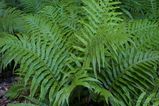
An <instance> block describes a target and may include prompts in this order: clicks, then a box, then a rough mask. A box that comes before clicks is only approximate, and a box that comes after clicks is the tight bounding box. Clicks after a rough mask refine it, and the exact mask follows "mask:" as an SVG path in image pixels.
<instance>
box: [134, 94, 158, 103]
mask: <svg viewBox="0 0 159 106" xmlns="http://www.w3.org/2000/svg"><path fill="white" fill-rule="evenodd" d="M150 104H151V105H152V106H158V105H159V99H158V98H157V97H156V93H151V94H150V95H148V94H147V93H146V92H143V93H141V95H140V96H139V98H138V100H137V102H136V105H135V106H141V105H142V106H148V105H150Z"/></svg>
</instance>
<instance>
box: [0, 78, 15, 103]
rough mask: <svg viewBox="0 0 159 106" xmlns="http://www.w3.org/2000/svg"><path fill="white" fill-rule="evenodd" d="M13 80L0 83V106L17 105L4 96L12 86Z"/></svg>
mask: <svg viewBox="0 0 159 106" xmlns="http://www.w3.org/2000/svg"><path fill="white" fill-rule="evenodd" d="M15 81H16V80H15V78H9V79H5V80H4V81H2V82H1V83H0V106H7V104H8V103H17V102H18V101H16V100H9V99H8V98H7V97H6V96H5V94H6V92H7V91H8V89H9V88H10V87H11V86H12V85H13V84H14V82H15Z"/></svg>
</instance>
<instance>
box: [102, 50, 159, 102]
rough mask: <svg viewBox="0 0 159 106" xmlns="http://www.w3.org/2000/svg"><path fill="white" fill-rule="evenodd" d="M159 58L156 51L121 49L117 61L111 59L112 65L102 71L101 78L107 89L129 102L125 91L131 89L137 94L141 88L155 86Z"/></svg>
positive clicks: (130, 90) (131, 92)
mask: <svg viewBox="0 0 159 106" xmlns="http://www.w3.org/2000/svg"><path fill="white" fill-rule="evenodd" d="M158 59H159V55H158V53H155V52H145V53H144V52H139V51H137V50H135V49H131V50H127V51H123V52H122V51H121V52H120V53H119V54H118V56H117V61H110V67H109V68H105V70H103V71H102V74H101V75H100V76H101V80H103V81H104V82H103V83H104V84H105V87H106V88H107V89H110V91H112V93H113V94H114V95H116V96H119V98H122V99H123V100H124V101H125V102H126V103H127V104H128V100H127V99H126V98H127V97H126V96H123V94H124V93H126V92H128V91H129V92H130V94H133V95H134V94H135V95H137V94H138V93H137V92H138V91H140V90H141V91H143V90H151V89H152V88H153V87H154V82H155V79H154V76H155V75H156V64H157V62H158ZM123 87H124V88H126V89H127V90H128V91H126V90H125V89H124V88H123Z"/></svg>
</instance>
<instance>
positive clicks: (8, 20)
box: [0, 8, 23, 33]
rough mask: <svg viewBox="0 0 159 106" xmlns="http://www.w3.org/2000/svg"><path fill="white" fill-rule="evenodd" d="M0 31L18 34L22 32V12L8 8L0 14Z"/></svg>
mask: <svg viewBox="0 0 159 106" xmlns="http://www.w3.org/2000/svg"><path fill="white" fill-rule="evenodd" d="M1 14H2V15H1V18H0V23H1V24H0V31H1V32H9V33H13V32H18V31H22V28H23V20H22V17H23V15H22V12H21V11H19V10H16V9H15V8H8V9H6V10H4V11H3V12H2V13H1Z"/></svg>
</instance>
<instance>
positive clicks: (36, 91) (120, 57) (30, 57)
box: [0, 0, 159, 106]
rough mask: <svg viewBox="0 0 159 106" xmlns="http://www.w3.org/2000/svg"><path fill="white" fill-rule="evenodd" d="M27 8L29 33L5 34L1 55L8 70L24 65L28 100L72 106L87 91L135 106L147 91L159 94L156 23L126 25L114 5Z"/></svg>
mask: <svg viewBox="0 0 159 106" xmlns="http://www.w3.org/2000/svg"><path fill="white" fill-rule="evenodd" d="M22 1H23V0H22ZM34 1H36V0H34ZM23 3H24V5H28V7H27V6H26V10H28V11H29V12H32V13H30V14H26V15H25V16H24V18H23V20H24V22H25V23H24V24H25V25H24V28H23V30H24V31H23V32H20V33H19V34H17V33H16V36H12V35H11V34H8V33H6V32H3V33H1V37H0V41H1V42H0V53H2V54H3V55H2V65H3V67H7V65H8V64H9V63H10V62H11V61H13V60H14V61H15V63H16V64H19V65H20V67H19V69H18V70H19V72H20V73H21V77H22V78H23V80H24V87H29V90H30V92H29V97H28V98H36V99H38V101H39V102H38V103H37V104H35V105H40V103H44V104H45V105H48V106H66V105H70V103H71V102H70V101H71V100H72V98H74V97H75V96H74V95H75V94H74V91H76V90H77V91H78V88H79V87H81V86H82V87H84V88H87V91H88V92H89V93H88V97H89V98H90V99H91V100H93V101H96V99H98V100H99V101H102V102H104V105H108V104H111V105H113V106H129V105H130V106H135V105H136V104H134V101H136V100H137V98H138V97H139V99H138V102H137V105H140V103H142V102H141V99H143V96H144V95H145V94H141V93H142V92H147V93H152V92H151V91H152V90H154V89H158V88H156V84H157V83H156V81H157V79H158V74H157V69H158V59H159V52H158V40H159V37H158V36H159V32H158V23H157V22H156V21H152V20H149V19H144V20H130V21H124V20H123V19H122V18H121V17H122V16H121V12H118V10H119V6H118V5H119V4H120V2H115V1H112V0H77V1H76V0H71V1H70V2H66V1H65V0H63V1H58V0H57V1H56V2H52V3H54V4H53V5H47V6H45V5H44V8H42V7H43V6H42V7H38V6H39V4H36V3H35V5H37V7H36V6H35V8H36V9H35V8H31V7H34V6H33V4H34V2H33V4H32V2H31V1H28V2H23ZM46 4H47V3H46ZM28 8H30V9H31V10H33V11H30V10H29V9H28ZM41 8H42V9H41ZM34 10H35V11H34ZM16 16H17V15H16ZM6 29H8V28H6ZM75 93H76V92H75ZM155 93H156V94H157V90H156V92H155ZM140 94H141V95H140ZM98 95H99V98H96V97H97V96H98ZM151 97H154V93H152V94H151V95H150V97H147V99H146V101H145V105H147V104H148V103H150V99H151ZM73 100H74V99H73ZM131 100H133V101H131ZM157 103H158V102H157ZM157 103H156V104H157Z"/></svg>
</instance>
